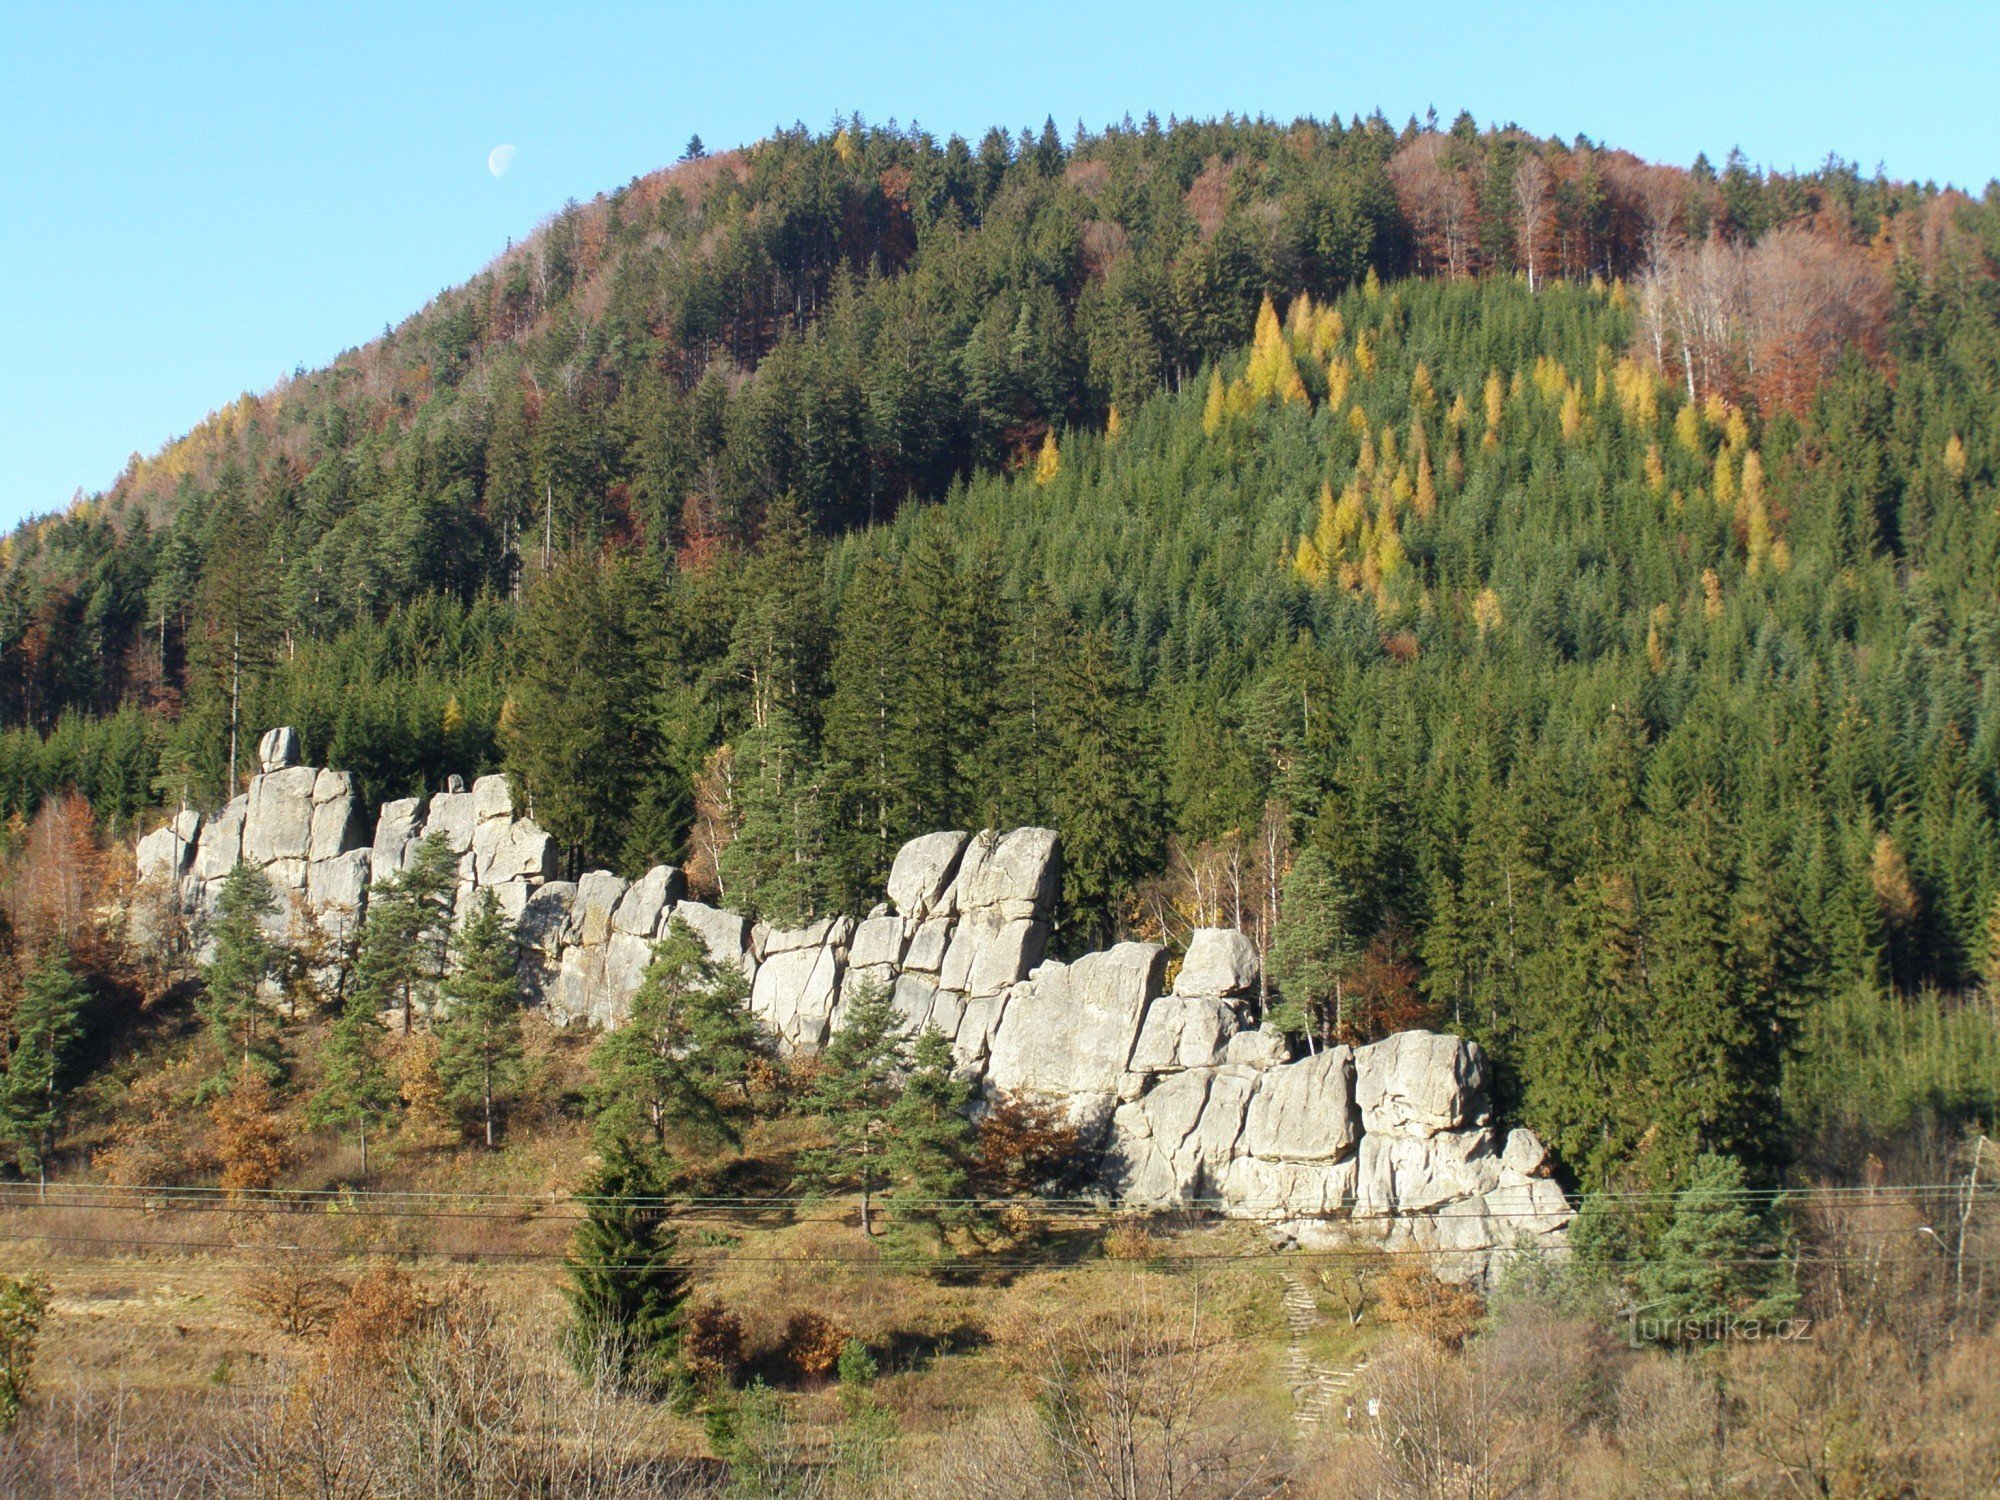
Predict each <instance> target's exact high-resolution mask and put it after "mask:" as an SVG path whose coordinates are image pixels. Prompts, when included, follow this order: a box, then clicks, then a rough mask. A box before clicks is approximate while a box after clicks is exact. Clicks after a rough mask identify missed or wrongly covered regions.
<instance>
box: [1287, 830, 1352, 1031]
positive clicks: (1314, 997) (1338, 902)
mask: <svg viewBox="0 0 2000 1500" xmlns="http://www.w3.org/2000/svg"><path fill="white" fill-rule="evenodd" d="M1355 906H1356V901H1355V897H1354V894H1353V892H1352V890H1351V889H1350V888H1349V887H1348V884H1347V882H1346V881H1344V880H1342V879H1341V878H1340V874H1339V872H1337V871H1336V870H1335V869H1334V867H1333V862H1332V861H1331V860H1329V859H1328V858H1327V857H1326V855H1325V854H1324V853H1323V852H1322V851H1321V850H1319V849H1318V848H1317V847H1314V846H1312V845H1308V846H1307V847H1306V848H1304V849H1302V850H1300V851H1299V855H1298V858H1297V859H1296V860H1295V861H1294V862H1293V864H1292V868H1291V870H1290V872H1289V873H1288V874H1287V875H1286V876H1285V888H1284V897H1283V899H1282V901H1281V903H1280V905H1279V908H1278V912H1279V916H1278V932H1277V936H1276V937H1275V938H1274V939H1273V940H1272V943H1271V956H1270V969H1271V977H1272V978H1273V979H1274V980H1276V981H1277V985H1278V990H1279V993H1280V994H1281V995H1282V996H1283V1004H1282V1005H1281V1006H1280V1007H1279V1009H1278V1011H1277V1012H1276V1013H1275V1014H1274V1015H1273V1017H1272V1020H1273V1023H1274V1024H1276V1025H1277V1026H1279V1027H1281V1028H1282V1029H1284V1030H1286V1031H1291V1032H1302V1033H1304V1034H1305V1035H1306V1036H1307V1037H1308V1038H1322V1039H1323V1038H1326V1037H1329V1036H1333V1035H1336V1034H1339V1033H1341V1032H1342V1031H1344V1030H1345V1028H1346V1026H1347V1023H1348V1015H1347V997H1348V992H1349V990H1350V989H1351V987H1352V975H1353V971H1354V966H1355V965H1356V963H1358V962H1359V960H1360V958H1361V941H1360V935H1359V934H1358V933H1357V932H1356V930H1355V925H1356V924H1355V919H1354V909H1355Z"/></svg>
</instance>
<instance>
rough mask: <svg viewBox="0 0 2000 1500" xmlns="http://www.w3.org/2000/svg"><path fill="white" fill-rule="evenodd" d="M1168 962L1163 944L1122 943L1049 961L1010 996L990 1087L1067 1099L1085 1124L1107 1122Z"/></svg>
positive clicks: (988, 1076) (991, 1064)
mask: <svg viewBox="0 0 2000 1500" xmlns="http://www.w3.org/2000/svg"><path fill="white" fill-rule="evenodd" d="M1165 963H1166V950H1165V949H1163V948H1161V947H1160V946H1159V945H1158V944H1157V943H1120V944H1118V946H1117V947H1115V948H1112V949H1109V950H1108V951H1106V952H1103V953H1087V954H1085V955H1084V956H1083V957H1082V958H1079V959H1078V960H1077V961H1076V962H1075V963H1073V964H1060V963H1047V964H1043V965H1042V966H1041V968H1039V969H1037V970H1036V971H1035V973H1034V975H1033V976H1032V977H1030V978H1029V979H1027V980H1026V981H1024V982H1023V983H1020V984H1017V985H1015V986H1014V987H1013V988H1012V989H1011V990H1009V991H1008V992H1007V994H1006V996H1005V1008H1004V1010H1003V1011H1002V1013H1001V1017H1000V1022H999V1025H998V1027H997V1028H996V1029H995V1031H994V1033H993V1040H992V1055H991V1058H990V1060H989V1062H988V1064H987V1070H986V1082H987V1086H988V1088H989V1089H990V1090H996V1091H1004V1092H1010V1093H1023V1094H1028V1095H1032V1096H1036V1097H1040V1098H1045V1099H1056V1100H1060V1101H1062V1102H1063V1103H1064V1104H1065V1105H1066V1106H1067V1107H1068V1109H1069V1111H1070V1114H1071V1117H1072V1119H1074V1120H1075V1121H1076V1123H1077V1124H1078V1125H1080V1126H1083V1127H1086V1128H1091V1127H1102V1126H1103V1125H1104V1124H1105V1123H1107V1122H1108V1120H1109V1117H1110V1113H1111V1105H1112V1101H1113V1100H1115V1099H1116V1097H1117V1095H1118V1090H1119V1083H1120V1079H1121V1076H1122V1075H1123V1074H1124V1072H1125V1069H1126V1065H1127V1064H1128V1063H1129V1062H1130V1061H1131V1058H1132V1048H1133V1046H1134V1044H1135V1043H1136V1042H1137V1041H1138V1039H1139V1027H1140V1023H1141V1022H1142V1021H1143V1020H1144V1019H1145V1014H1146V1006H1147V1005H1148V1003H1150V1002H1151V1000H1152V999H1153V997H1154V996H1156V995H1157V994H1159V992H1160V974H1161V970H1162V969H1163V968H1164V967H1165Z"/></svg>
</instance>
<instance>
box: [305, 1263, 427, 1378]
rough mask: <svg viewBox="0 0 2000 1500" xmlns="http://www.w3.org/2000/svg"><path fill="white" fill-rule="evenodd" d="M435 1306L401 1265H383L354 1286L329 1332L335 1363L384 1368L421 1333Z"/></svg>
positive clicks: (329, 1355) (329, 1351) (330, 1354)
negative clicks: (383, 1366)
mask: <svg viewBox="0 0 2000 1500" xmlns="http://www.w3.org/2000/svg"><path fill="white" fill-rule="evenodd" d="M431 1309H432V1303H431V1301H430V1299H428V1298H427V1297H425V1296H424V1294H423V1293H422V1292H421V1291H420V1290H418V1288H417V1284H416V1283H415V1282H414V1281H412V1280H411V1279H410V1273H409V1272H408V1271H405V1270H404V1269H403V1268H402V1267H401V1266H397V1265H394V1264H392V1263H390V1262H388V1261H379V1262H377V1263H376V1264H375V1265H373V1266H370V1267H369V1269H368V1272H367V1274H366V1275H364V1276H363V1277H362V1278H361V1279H360V1280H359V1281H357V1282H355V1283H354V1288H353V1290H352V1291H350V1292H349V1293H348V1295H347V1301H346V1303H345V1305H343V1306H342V1307H341V1309H340V1311H339V1312H337V1313H336V1314H335V1315H334V1318H333V1321H332V1322H331V1323H330V1324H329V1325H328V1327H327V1330H326V1352H327V1358H328V1359H329V1360H331V1361H332V1362H333V1363H334V1364H336V1365H340V1366H345V1367H350V1368H352V1367H355V1366H382V1365H386V1364H388V1363H389V1361H390V1359H391V1358H392V1357H393V1356H395V1355H397V1354H399V1353H400V1352H401V1351H403V1350H404V1349H407V1348H408V1347H409V1345H410V1344H411V1342H412V1341H414V1340H415V1338H416V1337H417V1335H418V1334H419V1333H420V1332H422V1330H423V1327H424V1324H425V1322H426V1320H427V1319H428V1318H429V1317H430V1314H431Z"/></svg>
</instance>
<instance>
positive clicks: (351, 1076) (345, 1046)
mask: <svg viewBox="0 0 2000 1500" xmlns="http://www.w3.org/2000/svg"><path fill="white" fill-rule="evenodd" d="M383 1040H384V1035H383V1030H382V1009H381V1007H380V1006H379V1005H378V1004H377V1003H376V1001H375V998H374V996H373V995H371V994H369V993H368V992H367V991H365V990H363V989H361V988H358V987H357V988H356V989H355V991H354V992H353V993H352V994H350V995H349V996H348V997H347V1001H346V1003H345V1004H344V1005H343V1006H342V1008H341V1012H340V1015H339V1017H338V1018H337V1019H336V1020H335V1021H334V1023H333V1027H332V1029H331V1030H330V1031H329V1032H328V1034H327V1040H326V1046H325V1048H324V1049H323V1050H322V1052H321V1053H320V1068H321V1073H320V1086H319V1088H318V1089H317V1090H316V1091H315V1092H314V1094H313V1096H312V1098H311V1099H310V1100H309V1101H308V1102H307V1106H306V1118H307V1119H308V1120H310V1121H311V1122H312V1123H313V1124H314V1125H316V1126H329V1125H331V1126H342V1127H346V1128H350V1129H352V1130H353V1131H354V1134H355V1138H356V1140H357V1141H358V1142H359V1143H360V1146H361V1175H362V1177H363V1178H364V1179H365V1178H366V1177H367V1176H368V1131H369V1127H370V1126H371V1125H374V1124H376V1123H377V1122H379V1121H381V1120H383V1119H386V1118H387V1117H388V1115H389V1113H390V1111H391V1110H392V1109H393V1108H394V1107H395V1103H396V1088H395V1085H394V1083H393V1082H392V1081H391V1080H390V1078H389V1069H388V1066H387V1064H386V1063H385V1062H384V1060H383V1056H382V1043H383Z"/></svg>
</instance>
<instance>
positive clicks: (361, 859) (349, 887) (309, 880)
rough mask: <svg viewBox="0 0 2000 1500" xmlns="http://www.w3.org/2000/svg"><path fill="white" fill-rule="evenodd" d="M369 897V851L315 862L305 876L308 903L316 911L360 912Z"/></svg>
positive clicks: (354, 851)
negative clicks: (329, 909)
mask: <svg viewBox="0 0 2000 1500" xmlns="http://www.w3.org/2000/svg"><path fill="white" fill-rule="evenodd" d="M367 896H368V851H367V850H366V849H349V850H348V851H346V852H345V853H344V854H336V855H334V856H333V857H332V858H330V859H320V860H314V861H313V863H312V865H311V867H310V868H309V869H308V871H307V873H306V901H307V904H308V905H309V906H310V907H312V908H314V909H316V910H325V909H327V908H332V909H335V910H338V911H343V912H357V911H359V910H361V906H362V903H363V902H364V901H365V900H366V899H367Z"/></svg>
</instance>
